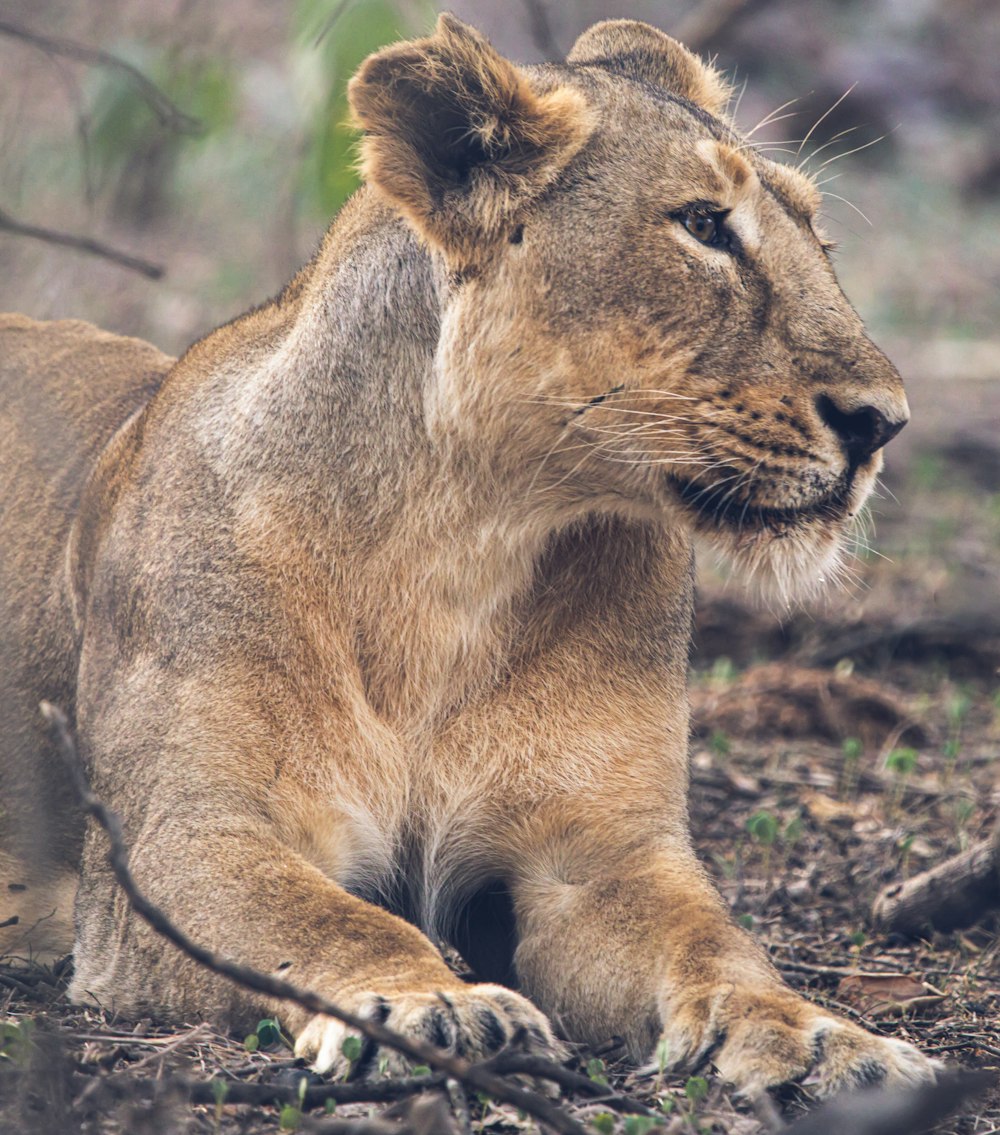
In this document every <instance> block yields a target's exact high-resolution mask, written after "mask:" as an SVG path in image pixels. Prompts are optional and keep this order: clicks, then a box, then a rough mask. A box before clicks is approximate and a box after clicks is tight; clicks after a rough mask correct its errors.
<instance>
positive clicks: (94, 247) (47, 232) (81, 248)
mask: <svg viewBox="0 0 1000 1135" xmlns="http://www.w3.org/2000/svg"><path fill="white" fill-rule="evenodd" d="M0 232H6V233H11V234H13V235H14V236H27V237H31V238H32V239H33V240H41V241H44V242H45V243H46V244H57V245H60V246H61V247H63V248H75V249H76V250H77V251H78V252H89V253H90V254H91V256H100V257H102V258H103V259H105V260H110V261H111V262H112V263H114V264H117V265H119V266H120V267H122V268H128V269H129V271H131V272H139V273H141V274H142V275H143V276H148V277H149V279H150V280H159V279H160V277H161V276H162V275H163V272H164V268H163V265H162V264H154V263H153V262H152V261H150V260H143V259H141V258H140V257H138V256H130V255H129V254H128V253H127V252H119V251H118V249H117V248H112V247H111V245H109V244H105V243H104V242H103V241H100V240H94V239H93V238H91V237H89V236H74V235H73V234H72V233H64V232H60V231H59V230H58V229H46V228H42V227H40V226H39V225H26V224H24V223H23V222H21V221H16V220H15V219H14V218H13V217H12V216H11V215H10V214H9V213H5V212H4V211H3V210H2V209H0Z"/></svg>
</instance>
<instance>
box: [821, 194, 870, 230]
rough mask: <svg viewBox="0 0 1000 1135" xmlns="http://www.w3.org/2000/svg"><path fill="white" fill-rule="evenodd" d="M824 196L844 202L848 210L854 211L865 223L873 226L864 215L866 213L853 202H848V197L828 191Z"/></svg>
mask: <svg viewBox="0 0 1000 1135" xmlns="http://www.w3.org/2000/svg"><path fill="white" fill-rule="evenodd" d="M823 196H824V197H832V198H833V199H834V201H843V202H844V204H845V205H847V206H848V208H850V209H853V210H854V211H855V213H857V214H858V216H859V217H860V218H861V219H862V220H863V221H865V222H866V223H867V224H869V225H870V224H871V221H870V220H869V219H868V218H867V217H866V216H865V215H864V213H862V212H861V210H860V209H859V208H858V207H857V205H855V204H854V202H853V201H848V200H847V198H846V197H841V196H840V194H839V193H831V192H830V191H829V190H826V191H825V192H824V193H823Z"/></svg>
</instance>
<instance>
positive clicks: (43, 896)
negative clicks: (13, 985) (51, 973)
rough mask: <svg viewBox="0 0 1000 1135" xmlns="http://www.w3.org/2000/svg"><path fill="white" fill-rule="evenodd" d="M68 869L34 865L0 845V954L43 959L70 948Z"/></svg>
mask: <svg viewBox="0 0 1000 1135" xmlns="http://www.w3.org/2000/svg"><path fill="white" fill-rule="evenodd" d="M76 886H77V879H76V875H75V873H74V872H72V871H68V870H65V869H58V868H54V867H53V868H41V869H40V868H38V867H36V866H33V865H32V864H29V863H26V862H25V861H24V860H22V859H20V858H18V857H16V856H14V855H11V854H9V853H6V852H3V851H0V959H3V958H11V957H17V958H29V959H30V960H32V961H35V962H40V963H41V964H43V965H49V964H51V963H52V962H54V961H57V960H58V959H59V958H62V957H65V955H66V954H68V953H70V952H71V951H72V949H73V900H74V898H75V897H76Z"/></svg>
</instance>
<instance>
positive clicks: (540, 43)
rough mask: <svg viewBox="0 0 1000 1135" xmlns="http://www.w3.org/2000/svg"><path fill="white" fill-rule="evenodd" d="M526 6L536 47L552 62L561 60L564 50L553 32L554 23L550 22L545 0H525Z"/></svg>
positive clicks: (529, 26) (529, 25)
mask: <svg viewBox="0 0 1000 1135" xmlns="http://www.w3.org/2000/svg"><path fill="white" fill-rule="evenodd" d="M524 7H525V8H526V9H527V13H528V28H529V30H530V31H531V38H532V39H533V40H534V42H535V47H537V48H538V50H539V51H540V52H541V53H542V54H543V55H544V56H545V58H546V59H547V60H549V61H550V62H553V61H558V60H561V59H562V57H563V53H562V51H560V49H559V44H558V43H556V37H555V36H554V35H553V34H552V24H551V23H549V13H548V11H547V10H546V8H545V2H544V0H524Z"/></svg>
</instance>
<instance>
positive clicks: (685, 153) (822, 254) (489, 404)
mask: <svg viewBox="0 0 1000 1135" xmlns="http://www.w3.org/2000/svg"><path fill="white" fill-rule="evenodd" d="M350 97H351V102H352V106H353V108H354V111H355V114H356V116H357V119H358V121H359V122H360V124H361V125H362V126H363V128H364V130H365V138H364V141H363V143H362V155H363V167H364V170H365V173H366V176H367V178H368V180H369V182H370V183H371V184H372V185H373V186H375V188H376V189H377V191H378V192H379V193H381V194H382V195H383V196H384V197H385V198H387V199H388V200H389V201H390V202H391V203H392V204H393V205H394V206H395V207H396V208H397V209H398V210H399V211H400V212H401V213H402V214H403V215H404V216H405V217H406V219H407V220H408V222H409V223H410V224H411V226H412V227H413V228H414V229H415V230H416V232H417V233H418V234H419V236H420V237H421V239H422V240H423V241H424V243H425V244H426V245H427V246H428V247H429V248H430V249H431V250H432V253H433V256H434V258H435V262H436V264H437V265H438V270H439V275H440V279H441V281H442V283H441V287H442V294H443V296H444V299H443V303H442V332H441V337H440V341H439V347H438V352H437V358H436V363H435V367H434V372H433V377H432V379H431V381H430V382H429V385H428V388H427V389H426V391H425V392H424V402H425V411H426V416H427V422H428V429H429V430H430V432H431V435H432V436H433V437H435V438H437V439H438V440H439V441H440V442H441V443H442V444H445V443H447V442H448V440H449V439H450V440H451V441H460V440H464V442H465V444H466V445H467V447H468V449H469V451H470V452H471V453H474V454H475V459H476V460H480V461H482V462H484V463H485V464H486V465H488V466H489V468H490V470H491V473H492V474H493V475H494V476H495V477H496V478H497V479H501V474H502V477H503V478H506V479H507V481H508V482H509V483H517V484H519V485H520V486H521V489H522V491H523V493H524V494H525V496H526V497H527V498H529V499H530V500H531V501H533V502H535V503H536V504H537V507H538V508H539V509H545V508H548V509H549V510H556V511H558V510H562V513H563V514H569V513H571V512H573V510H576V511H578V512H583V511H599V510H601V509H608V510H612V511H619V512H623V513H627V514H635V515H641V516H643V517H656V518H659V519H661V520H665V521H666V522H668V523H677V522H678V520H680V521H681V522H683V524H684V525H686V526H687V527H688V528H689V529H692V530H694V531H695V532H697V533H700V534H703V535H705V536H707V537H709V538H710V540H711V541H712V542H713V543H714V544H715V545H716V546H717V547H718V548H720V549H722V550H724V551H725V552H726V553H728V555H730V556H731V557H732V558H733V559H734V560H735V561H736V562H737V564H738V565H740V566H742V567H744V568H746V569H748V570H749V571H750V572H751V573H756V574H758V575H759V576H763V577H765V578H767V579H769V580H771V581H772V582H774V583H776V584H777V585H778V586H779V587H780V589H781V590H782V591H783V592H785V593H789V592H795V591H801V590H803V589H808V588H809V587H810V586H816V585H817V584H821V583H822V582H823V581H824V579H825V578H826V577H828V576H829V575H830V574H831V572H833V571H835V570H836V568H837V565H838V564H839V562H840V560H841V557H842V556H843V553H844V549H845V547H847V546H849V544H850V536H851V533H852V530H853V527H854V524H855V522H856V519H857V517H858V514H859V511H860V510H861V508H862V506H863V504H864V502H865V500H866V498H867V497H868V495H869V493H870V492H871V490H872V487H873V484H874V481H875V478H876V475H877V473H878V471H879V469H880V467H881V461H882V457H881V449H882V447H883V446H884V445H885V443H886V442H887V441H889V439H890V438H892V437H893V436H894V435H895V434H896V433H897V432H898V431H899V430H900V429H901V428H902V426H903V425H904V424H905V423H906V420H907V415H908V410H907V405H906V399H905V396H904V394H903V390H902V385H901V383H900V379H899V376H898V374H897V373H896V371H895V369H894V368H893V367H892V365H891V364H890V363H889V362H888V360H887V359H886V358H885V356H884V355H883V354H882V353H881V352H880V351H879V350H878V349H877V348H876V347H875V346H874V345H873V344H872V342H871V341H870V340H869V338H868V337H867V335H866V334H865V331H864V328H863V326H862V323H861V321H860V319H859V318H858V316H857V314H856V313H855V312H854V310H853V309H852V308H851V306H850V304H849V303H848V302H847V300H846V298H845V297H844V295H843V293H842V291H841V289H840V287H839V286H838V284H837V280H836V277H835V274H834V271H833V267H832V265H831V263H830V256H829V252H830V246H829V244H828V242H827V241H826V240H825V238H824V236H823V233H822V231H821V230H820V228H819V225H818V222H817V213H818V209H819V205H820V193H819V192H818V190H817V188H816V186H815V185H814V184H813V182H812V181H811V180H810V179H809V178H808V177H806V176H805V175H803V174H802V173H801V172H799V171H798V170H796V169H792V168H789V167H786V166H783V165H780V164H777V163H776V162H773V161H771V160H769V159H768V158H767V157H764V156H763V155H762V154H760V153H758V152H757V151H756V150H755V149H754V148H753V147H752V146H751V145H749V144H748V143H747V142H746V140H745V139H743V138H742V137H741V136H740V134H739V133H738V132H737V131H736V129H735V128H734V126H733V124H732V122H731V121H730V119H729V118H728V117H727V116H726V110H725V108H726V105H727V102H728V99H729V90H728V87H727V86H726V84H725V82H724V81H723V79H722V78H721V77H720V76H719V75H718V74H717V73H716V72H715V71H714V70H713V69H712V68H710V67H709V66H707V65H705V64H704V63H703V62H701V61H700V60H699V59H698V58H697V57H696V56H694V55H692V54H691V53H690V52H689V51H687V49H685V48H684V47H682V46H681V45H680V44H679V43H677V42H676V41H675V40H673V39H671V38H670V37H668V36H666V35H664V34H662V33H661V32H659V31H656V30H655V29H653V28H651V27H648V26H647V25H644V24H640V23H635V22H631V21H619V20H616V21H609V22H606V23H601V24H598V25H596V26H595V27H593V28H591V29H590V30H589V31H588V32H586V33H585V34H584V35H583V36H582V37H581V38H580V39H579V41H578V42H577V43H576V45H575V46H574V48H573V50H572V51H571V52H570V54H569V57H568V59H567V61H566V63H564V64H559V65H555V64H549V65H544V66H537V67H525V68H521V67H517V66H515V65H514V64H512V63H510V62H508V61H507V60H505V59H503V58H502V57H501V56H499V55H498V54H497V53H496V52H495V51H494V50H493V49H492V48H491V47H490V45H489V44H488V43H487V42H486V41H485V40H484V39H483V38H482V37H481V36H480V35H478V33H476V32H474V31H473V30H472V29H470V28H468V27H466V26H465V25H463V24H461V23H460V22H459V21H457V20H455V19H454V18H452V17H448V16H442V17H441V19H440V21H439V23H438V27H437V30H436V33H435V34H434V35H433V36H431V37H429V38H427V39H424V40H418V41H415V42H412V43H407V44H400V45H397V46H394V47H391V48H389V49H387V50H385V51H382V52H380V53H378V54H376V55H374V56H372V57H371V58H370V59H369V60H368V61H367V62H366V63H365V65H364V66H363V67H362V69H361V71H360V72H359V74H358V75H357V76H356V77H355V79H354V80H353V82H352V84H351V88H350Z"/></svg>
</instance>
